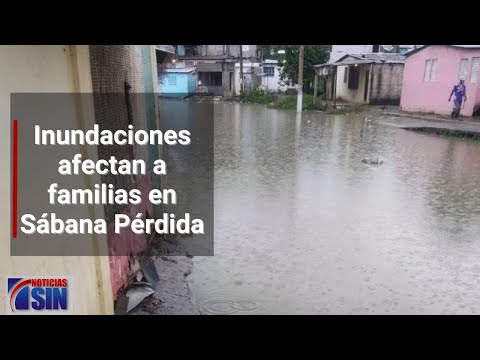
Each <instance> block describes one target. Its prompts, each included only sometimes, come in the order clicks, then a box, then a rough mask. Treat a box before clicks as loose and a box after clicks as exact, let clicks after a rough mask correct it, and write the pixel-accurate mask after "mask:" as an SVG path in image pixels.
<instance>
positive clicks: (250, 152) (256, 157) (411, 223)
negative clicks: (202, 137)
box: [188, 104, 480, 314]
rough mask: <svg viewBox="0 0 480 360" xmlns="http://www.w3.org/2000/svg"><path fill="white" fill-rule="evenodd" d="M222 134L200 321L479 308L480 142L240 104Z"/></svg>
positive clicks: (201, 267)
mask: <svg viewBox="0 0 480 360" xmlns="http://www.w3.org/2000/svg"><path fill="white" fill-rule="evenodd" d="M390 121H395V120H390ZM215 136H216V139H215V256H213V257H195V258H194V269H193V273H192V274H191V275H190V276H189V278H188V279H189V283H190V287H191V289H192V292H193V294H194V300H195V302H196V303H197V305H198V306H199V308H200V310H201V312H202V313H204V314H471V313H476V314H480V261H479V260H480V257H479V255H480V171H479V170H480V142H473V141H465V140H460V139H453V138H444V137H439V136H435V135H425V134H420V133H416V132H412V131H407V130H403V129H399V128H395V127H392V126H388V125H385V124H382V123H381V122H380V121H379V119H373V120H372V119H370V118H366V116H365V115H352V116H333V115H323V114H321V113H319V112H312V113H304V114H303V115H302V117H301V118H300V117H298V116H297V114H296V113H295V112H290V111H281V110H272V109H267V108H265V107H263V106H253V105H241V104H218V105H216V110H215ZM377 155H379V156H382V157H383V158H384V160H385V162H384V164H382V165H380V166H374V165H367V164H364V163H362V161H361V160H362V158H365V157H376V156H377Z"/></svg>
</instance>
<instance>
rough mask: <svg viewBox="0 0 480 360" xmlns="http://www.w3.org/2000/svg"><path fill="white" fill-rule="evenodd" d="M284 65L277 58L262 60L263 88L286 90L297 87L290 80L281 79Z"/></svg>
mask: <svg viewBox="0 0 480 360" xmlns="http://www.w3.org/2000/svg"><path fill="white" fill-rule="evenodd" d="M281 73H282V65H281V64H279V63H278V61H277V60H270V59H266V60H264V61H263V62H262V73H261V79H262V80H261V85H260V86H261V88H262V89H264V90H266V91H268V92H285V91H287V90H288V89H290V88H292V89H293V88H295V86H294V85H293V84H291V83H290V82H289V81H286V80H282V79H281Z"/></svg>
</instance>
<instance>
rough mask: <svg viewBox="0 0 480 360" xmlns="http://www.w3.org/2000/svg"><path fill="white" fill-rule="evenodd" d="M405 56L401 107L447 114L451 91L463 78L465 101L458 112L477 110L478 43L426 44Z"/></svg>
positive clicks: (479, 83)
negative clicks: (465, 93) (465, 91)
mask: <svg viewBox="0 0 480 360" xmlns="http://www.w3.org/2000/svg"><path fill="white" fill-rule="evenodd" d="M406 56H407V57H406V61H405V68H404V73H403V85H402V96H401V101H400V108H401V110H404V111H416V112H434V113H437V114H450V113H451V111H452V108H453V99H452V102H448V97H449V96H450V92H451V91H452V88H453V86H454V85H455V84H457V83H458V80H459V79H464V80H465V85H466V89H467V101H466V102H465V104H464V106H463V109H462V112H461V114H462V115H463V116H472V115H477V114H478V113H479V112H480V78H479V72H480V45H426V46H424V47H422V48H420V49H417V50H413V51H411V52H409V53H407V54H406Z"/></svg>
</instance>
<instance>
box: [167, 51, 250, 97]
mask: <svg viewBox="0 0 480 360" xmlns="http://www.w3.org/2000/svg"><path fill="white" fill-rule="evenodd" d="M182 53H184V54H185V55H183V56H180V55H179V56H178V60H177V62H176V66H180V67H185V68H194V69H196V71H197V74H198V84H199V85H200V86H201V88H202V89H206V92H207V93H208V94H211V95H215V96H222V97H225V98H229V97H232V96H238V95H240V93H239V91H238V89H237V88H236V86H235V64H236V63H239V62H240V57H242V60H243V62H244V64H251V63H255V62H257V46H256V45H184V49H182ZM240 54H241V56H240ZM245 67H246V68H247V67H248V65H246V66H245ZM250 67H251V66H250ZM245 81H248V73H245V74H244V79H243V82H244V83H245ZM239 82H240V80H239Z"/></svg>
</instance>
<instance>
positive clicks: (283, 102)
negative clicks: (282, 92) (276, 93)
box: [268, 94, 315, 110]
mask: <svg viewBox="0 0 480 360" xmlns="http://www.w3.org/2000/svg"><path fill="white" fill-rule="evenodd" d="M268 107H270V108H273V109H280V110H295V109H296V108H297V95H287V96H281V97H279V98H277V99H276V100H275V101H274V102H273V103H271V104H269V105H268ZM314 108H315V107H314V106H313V96H312V95H307V94H304V95H303V110H313V109H314Z"/></svg>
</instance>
